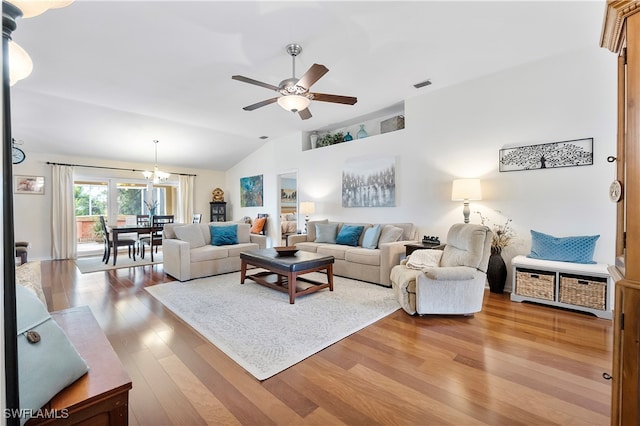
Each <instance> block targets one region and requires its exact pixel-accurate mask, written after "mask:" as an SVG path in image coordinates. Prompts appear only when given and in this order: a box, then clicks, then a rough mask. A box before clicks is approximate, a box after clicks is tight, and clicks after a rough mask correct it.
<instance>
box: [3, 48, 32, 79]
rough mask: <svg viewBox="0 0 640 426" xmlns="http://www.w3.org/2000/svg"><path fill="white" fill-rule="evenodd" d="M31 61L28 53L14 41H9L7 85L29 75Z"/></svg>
mask: <svg viewBox="0 0 640 426" xmlns="http://www.w3.org/2000/svg"><path fill="white" fill-rule="evenodd" d="M31 71H33V61H31V58H30V57H29V54H28V53H27V52H26V51H25V50H24V49H23V48H22V47H20V45H19V44H18V43H16V42H15V41H9V85H11V86H13V85H14V84H16V82H18V81H20V80H22V79H24V78H27V77H29V75H30V74H31Z"/></svg>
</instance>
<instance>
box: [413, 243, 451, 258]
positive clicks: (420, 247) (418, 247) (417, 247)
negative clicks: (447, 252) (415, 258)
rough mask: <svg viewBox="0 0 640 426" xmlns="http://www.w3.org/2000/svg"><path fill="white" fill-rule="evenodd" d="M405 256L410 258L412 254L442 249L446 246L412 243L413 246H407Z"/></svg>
mask: <svg viewBox="0 0 640 426" xmlns="http://www.w3.org/2000/svg"><path fill="white" fill-rule="evenodd" d="M404 247H405V255H406V256H409V255H410V254H411V253H413V252H414V251H416V250H425V249H442V248H443V247H444V244H441V243H422V242H420V243H412V244H405V245H404Z"/></svg>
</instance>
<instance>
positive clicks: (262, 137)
mask: <svg viewBox="0 0 640 426" xmlns="http://www.w3.org/2000/svg"><path fill="white" fill-rule="evenodd" d="M258 139H269V136H260V137H259V138H258Z"/></svg>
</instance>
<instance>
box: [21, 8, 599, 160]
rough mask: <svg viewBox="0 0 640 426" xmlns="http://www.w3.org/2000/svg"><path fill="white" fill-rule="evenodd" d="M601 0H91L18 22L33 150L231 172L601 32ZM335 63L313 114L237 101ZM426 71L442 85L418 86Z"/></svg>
mask: <svg viewBox="0 0 640 426" xmlns="http://www.w3.org/2000/svg"><path fill="white" fill-rule="evenodd" d="M604 7H605V4H604V2H600V1H589V2H578V1H533V2H524V1H510V2H507V1H497V2H484V1H470V2H462V1H445V2H435V1H423V2H420V1H410V2H398V1H386V2H383V1H380V2H364V1H356V2H341V1H319V2H314V1H304V2H303V1H290V2H272V1H260V2H256V1H233V2H223V1H195V2H189V1H139V2H138V1H88V0H87V1H82V0H76V2H74V3H72V4H71V5H70V6H68V7H66V8H62V9H55V10H50V11H48V12H46V13H44V14H43V15H40V16H38V17H34V18H30V19H24V20H19V22H18V28H17V30H16V31H15V32H14V35H13V39H14V40H15V41H16V42H18V43H19V44H20V45H21V46H22V47H23V48H24V49H25V50H26V51H27V52H29V54H30V56H31V58H32V59H33V63H34V70H33V73H32V75H31V76H29V77H28V78H27V79H25V80H22V81H20V82H18V83H17V84H16V85H15V86H13V88H12V92H11V97H12V116H13V120H12V121H13V122H12V126H13V135H14V137H15V138H16V139H18V140H22V141H23V146H22V148H23V149H24V150H25V151H26V152H27V155H28V154H29V152H47V153H58V154H64V155H73V156H80V157H100V158H106V159H111V160H121V161H129V162H130V161H133V162H142V163H149V164H153V143H152V141H153V140H154V139H157V140H159V141H160V143H159V145H158V157H159V162H160V163H161V164H168V165H173V166H179V167H193V168H205V169H214V170H226V169H228V168H229V167H231V166H233V165H234V164H236V163H237V162H238V161H240V160H241V159H242V158H244V157H245V156H246V155H247V154H248V153H250V152H252V151H254V150H256V149H257V148H259V147H260V146H261V145H262V144H264V143H265V142H264V140H261V139H259V137H260V136H263V135H264V136H268V137H269V138H278V137H281V136H284V135H287V134H291V133H297V132H300V131H309V130H313V129H319V128H322V127H326V126H328V125H330V124H331V123H338V122H343V121H345V120H349V119H351V118H356V117H360V116H364V115H367V114H370V113H372V112H375V111H377V110H380V109H383V108H386V107H389V106H391V105H394V104H397V103H398V102H400V101H402V100H404V99H408V98H411V97H414V96H421V95H428V93H429V92H430V91H433V90H439V89H441V88H444V87H447V86H451V85H454V84H458V83H460V82H463V81H468V80H471V79H474V78H477V77H480V76H483V75H487V74H491V73H494V72H497V71H500V70H503V69H506V68H510V67H514V66H517V65H521V64H524V63H528V62H532V61H536V60H539V59H542V58H544V57H548V56H553V55H559V54H562V53H564V52H569V51H572V50H576V49H584V48H594V47H596V46H598V43H599V36H600V25H601V22H602V17H603V13H604ZM289 43H298V44H300V45H302V48H303V52H302V54H301V55H300V56H299V57H298V58H297V60H296V74H297V75H296V77H300V76H301V75H302V73H304V71H305V70H307V69H308V68H309V67H310V66H311V65H312V64H313V63H319V64H323V65H325V66H326V67H327V68H329V72H328V73H327V74H326V75H325V76H324V77H323V78H322V79H320V80H319V81H318V82H317V83H316V84H315V85H314V86H313V91H317V92H322V93H332V94H340V95H348V96H356V97H357V98H358V103H357V104H355V105H354V106H348V105H340V104H331V103H324V102H317V101H315V102H312V103H311V106H310V110H311V112H312V114H313V117H312V118H311V119H309V120H305V121H302V120H301V119H300V118H299V117H298V116H297V115H295V114H292V113H290V112H287V111H285V110H283V109H282V108H280V107H279V106H278V104H272V105H269V106H265V107H263V108H260V109H257V110H255V111H252V112H247V111H244V110H243V109H242V107H244V106H247V105H250V104H253V103H255V102H258V101H261V100H264V99H267V98H271V97H274V96H275V94H274V92H272V91H270V90H268V89H265V88H262V87H258V86H253V85H249V84H246V83H241V82H238V81H234V80H232V79H231V76H232V75H235V74H240V75H244V76H247V77H250V78H254V79H256V80H260V81H263V82H266V83H270V84H273V85H278V84H279V83H280V81H281V80H283V79H285V78H289V77H291V58H290V57H289V56H288V55H287V53H286V52H285V46H286V45H287V44H289ZM426 79H431V81H432V82H433V84H432V85H430V86H427V87H424V88H421V89H415V88H414V87H413V84H415V83H418V82H421V81H424V80H426Z"/></svg>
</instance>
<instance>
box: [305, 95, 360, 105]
mask: <svg viewBox="0 0 640 426" xmlns="http://www.w3.org/2000/svg"><path fill="white" fill-rule="evenodd" d="M312 95H313V100H314V101H320V102H333V103H336V104H347V105H353V104H355V103H356V102H358V98H354V97H353V96H340V95H328V94H326V93H312Z"/></svg>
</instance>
